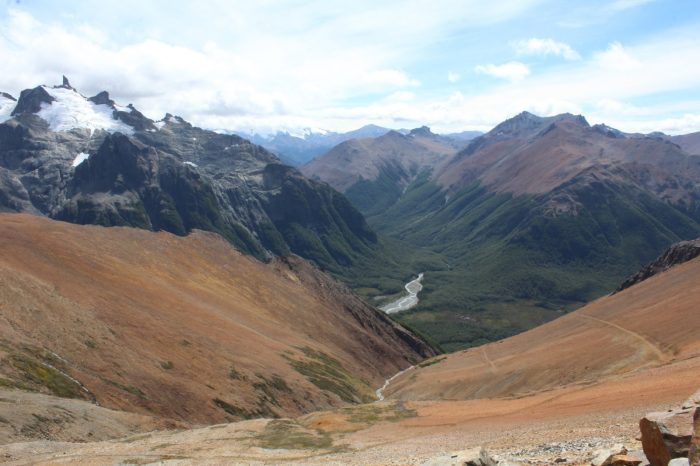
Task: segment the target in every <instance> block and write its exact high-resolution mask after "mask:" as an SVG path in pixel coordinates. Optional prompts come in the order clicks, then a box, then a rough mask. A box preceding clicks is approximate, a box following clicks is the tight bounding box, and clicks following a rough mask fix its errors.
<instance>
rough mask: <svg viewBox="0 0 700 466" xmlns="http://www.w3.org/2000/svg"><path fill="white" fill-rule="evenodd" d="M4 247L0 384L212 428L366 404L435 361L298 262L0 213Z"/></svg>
mask: <svg viewBox="0 0 700 466" xmlns="http://www.w3.org/2000/svg"><path fill="white" fill-rule="evenodd" d="M0 241H1V243H2V248H1V249H0V343H2V345H0V374H1V375H2V380H3V381H4V384H5V385H10V386H17V387H20V388H25V389H26V388H29V389H35V390H37V389H39V390H42V391H44V392H47V393H53V394H58V395H61V396H75V397H82V398H85V399H88V400H90V399H93V398H94V399H96V400H97V401H98V402H99V403H100V404H101V405H102V406H105V407H109V408H115V409H122V410H126V411H132V412H139V413H148V414H151V415H155V416H159V417H161V418H169V419H176V420H184V421H189V422H193V423H211V422H219V421H223V420H226V419H236V418H241V417H248V416H260V415H265V416H274V415H294V414H299V413H302V412H307V411H310V410H313V409H318V408H324V407H330V406H338V405H341V404H344V401H343V399H345V400H352V399H371V398H372V397H373V389H374V388H375V387H376V386H379V385H381V383H382V382H383V380H384V378H385V377H387V376H389V375H391V374H393V373H395V372H396V371H398V370H399V369H401V368H403V367H406V366H407V365H408V364H409V363H411V362H414V361H416V360H418V359H420V358H421V353H422V354H425V355H430V354H433V353H432V350H431V349H429V348H428V347H427V346H425V344H423V343H422V342H421V341H420V340H417V339H416V338H415V337H413V336H412V335H410V334H408V333H406V331H405V330H403V329H402V328H400V327H398V326H397V325H395V324H393V323H392V322H391V321H389V320H388V319H387V318H386V317H385V316H384V315H383V314H381V313H378V312H377V311H375V310H373V309H371V308H369V307H367V306H366V305H364V304H363V303H362V302H361V301H360V300H358V299H357V298H355V297H354V296H353V295H352V294H350V293H349V292H348V291H347V290H346V289H345V288H344V287H343V286H341V285H339V284H338V283H337V282H335V281H333V280H331V279H330V278H328V277H327V276H325V275H324V274H322V273H320V272H318V271H317V270H315V269H313V268H312V267H311V266H309V265H308V264H306V263H305V262H303V261H301V260H297V259H290V260H289V261H286V262H283V261H278V262H274V263H272V264H269V265H265V264H262V263H259V262H257V261H255V260H252V259H250V258H248V257H245V256H243V255H241V254H240V253H238V252H237V251H235V250H234V249H233V248H232V247H231V246H230V245H229V244H228V243H226V242H225V241H224V240H223V239H221V238H220V237H218V236H216V235H214V234H210V233H203V232H195V233H193V234H191V235H190V236H188V237H178V236H174V235H171V234H167V233H152V232H147V231H143V230H137V229H128V228H102V227H97V226H79V225H72V224H68V223H62V222H56V221H51V220H47V219H45V218H41V217H35V216H30V215H16V214H3V215H0ZM51 368H53V370H52V369H51ZM68 376H70V377H72V378H74V379H77V380H78V381H79V382H80V383H82V385H84V388H85V389H84V390H83V389H82V387H80V386H79V385H76V384H75V383H73V382H72V381H71V380H70V379H69V378H68ZM313 382H315V383H313ZM217 399H218V400H221V401H223V402H224V403H222V402H215V401H214V400H217ZM227 410H228V412H226V411H227Z"/></svg>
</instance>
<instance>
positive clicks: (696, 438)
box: [688, 408, 700, 465]
mask: <svg viewBox="0 0 700 466" xmlns="http://www.w3.org/2000/svg"><path fill="white" fill-rule="evenodd" d="M688 459H689V460H690V462H691V464H693V465H696V464H700V408H695V412H694V413H693V439H692V440H691V441H690V452H689V453H688Z"/></svg>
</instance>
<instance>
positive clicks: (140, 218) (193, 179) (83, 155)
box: [0, 78, 382, 272]
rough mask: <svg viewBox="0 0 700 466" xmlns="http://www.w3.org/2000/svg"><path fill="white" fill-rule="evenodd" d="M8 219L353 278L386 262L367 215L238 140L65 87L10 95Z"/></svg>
mask: <svg viewBox="0 0 700 466" xmlns="http://www.w3.org/2000/svg"><path fill="white" fill-rule="evenodd" d="M0 112H1V113H2V119H1V120H0V209H2V210H5V211H16V212H30V213H34V214H39V215H45V216H48V217H51V218H54V219H59V220H64V221H69V222H73V223H83V224H84V223H89V224H98V225H105V226H114V225H123V226H133V227H138V228H145V229H151V230H165V231H169V232H172V233H176V234H179V235H183V234H186V233H188V232H190V231H192V230H193V229H201V230H207V231H213V232H216V233H219V234H220V235H222V236H223V237H224V238H226V239H227V240H228V241H230V242H231V243H232V244H234V245H235V246H236V247H237V248H239V249H240V250H241V251H244V252H246V253H249V254H252V255H254V256H256V257H258V258H261V259H264V258H270V257H272V256H275V255H288V254H290V253H295V254H298V255H300V256H302V257H305V258H307V259H310V260H312V261H314V262H315V263H316V264H318V265H319V266H320V267H323V268H325V269H327V270H332V271H335V272H343V271H344V270H347V269H348V268H350V267H352V265H353V264H354V263H356V261H358V260H360V261H362V260H367V261H370V262H371V261H373V260H375V258H376V257H381V256H382V253H381V245H380V244H379V243H378V240H377V236H376V234H375V233H374V232H373V231H372V230H371V229H370V228H369V227H368V225H367V223H366V222H365V220H364V218H363V216H362V215H361V214H360V213H359V212H358V211H357V210H356V209H355V208H354V207H353V206H352V205H351V204H350V202H348V200H347V199H346V198H345V197H344V196H343V195H341V194H339V193H338V192H336V191H335V190H333V189H332V188H330V187H329V186H328V185H326V184H324V183H318V182H316V181H311V180H308V179H306V178H305V177H304V176H303V175H302V174H301V173H299V172H298V171H297V170H295V169H294V168H291V167H289V166H285V165H283V164H282V163H281V162H280V160H279V159H278V158H277V157H276V156H275V155H274V154H272V153H270V152H268V151H267V150H265V149H264V148H262V147H260V146H258V145H255V144H253V143H251V142H249V141H247V140H245V139H242V138H240V137H238V136H235V135H223V134H218V133H215V132H212V131H207V130H203V129H200V128H197V127H194V126H192V125H191V124H189V123H188V122H186V121H184V120H183V119H182V118H180V117H177V116H173V115H170V114H167V115H166V116H165V118H163V119H162V120H160V121H153V120H151V119H149V118H147V117H145V116H144V115H143V114H142V113H140V112H139V111H138V110H137V109H135V108H134V107H133V106H131V105H129V106H126V107H124V106H120V105H118V104H117V103H115V102H114V101H113V100H112V99H110V97H109V94H108V93H107V92H101V93H99V94H97V95H95V96H93V97H90V98H86V97H84V96H82V95H81V94H80V93H79V92H78V91H76V90H75V89H73V87H71V85H70V83H69V82H68V80H67V79H65V78H64V81H63V84H62V85H60V86H54V87H49V86H38V87H36V88H33V89H27V90H24V91H22V93H21V95H20V97H19V99H18V100H15V99H14V98H13V97H12V96H9V95H7V94H3V95H2V96H0Z"/></svg>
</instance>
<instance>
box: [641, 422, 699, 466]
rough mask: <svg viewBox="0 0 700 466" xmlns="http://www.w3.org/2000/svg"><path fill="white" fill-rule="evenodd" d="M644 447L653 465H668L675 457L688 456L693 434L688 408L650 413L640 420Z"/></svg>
mask: <svg viewBox="0 0 700 466" xmlns="http://www.w3.org/2000/svg"><path fill="white" fill-rule="evenodd" d="M639 429H640V430H641V432H642V448H644V454H645V455H646V456H647V459H648V460H649V463H650V464H651V466H667V465H668V463H669V461H671V460H672V459H674V458H681V457H686V458H687V457H688V452H689V450H690V441H691V438H692V435H693V422H692V413H691V412H690V410H688V409H680V410H670V412H666V413H650V414H647V416H646V417H644V418H642V420H641V421H639Z"/></svg>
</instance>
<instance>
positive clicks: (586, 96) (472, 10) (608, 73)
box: [0, 0, 700, 134]
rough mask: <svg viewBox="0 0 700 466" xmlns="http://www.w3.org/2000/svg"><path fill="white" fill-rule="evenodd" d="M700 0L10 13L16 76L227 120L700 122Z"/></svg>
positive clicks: (319, 124) (10, 5) (3, 25)
mask: <svg viewBox="0 0 700 466" xmlns="http://www.w3.org/2000/svg"><path fill="white" fill-rule="evenodd" d="M698 31H700V1H698V0H676V1H672V0H655V1H654V0H610V1H586V2H580V1H575V2H574V1H571V2H568V1H562V0H559V1H548V0H517V1H515V0H493V1H490V2H485V1H483V0H479V1H476V0H459V1H457V0H454V1H452V0H442V1H441V0H432V1H422V0H420V1H418V0H404V1H384V2H380V1H364V0H357V1H353V2H333V1H291V0H289V1H271V0H270V1H265V0H261V1H256V2H250V1H247V2H237V1H224V0H220V1H200V2H178V1H167V2H165V1H152V2H142V1H133V0H122V1H114V2H111V1H101V2H94V1H80V0H77V1H71V2H59V1H46V0H44V1H32V0H24V1H17V0H5V5H4V7H3V9H2V11H1V12H0V62H2V63H3V71H4V72H3V73H2V75H1V76H0V90H5V91H8V92H10V93H12V94H14V95H17V94H19V91H20V90H21V89H23V88H26V87H33V86H35V85H37V84H40V83H45V84H53V83H58V82H59V81H60V77H61V75H62V74H66V75H67V76H68V77H69V78H70V79H71V82H72V83H73V85H74V86H75V87H77V88H78V89H79V90H80V91H81V92H82V93H84V94H86V95H87V94H90V95H91V94H94V93H96V92H98V91H100V90H102V89H107V90H109V91H110V93H111V94H112V97H113V98H115V100H117V101H118V102H120V103H122V104H126V103H134V105H136V107H137V108H139V109H141V110H142V111H143V112H144V113H146V114H147V115H148V116H150V117H152V118H160V117H162V115H163V114H164V113H165V112H171V113H175V114H178V115H182V116H183V117H184V118H186V119H188V120H190V121H192V122H193V123H195V124H198V125H200V126H203V127H207V128H212V129H231V130H256V131H261V132H269V131H274V130H278V129H283V130H284V129H287V130H295V129H299V128H305V127H311V128H324V129H329V130H349V129H354V128H357V127H359V126H362V125H364V124H368V123H375V124H381V125H384V126H388V127H394V128H400V127H415V126H420V125H423V124H427V125H429V126H431V127H432V128H433V129H434V130H437V131H441V132H448V131H461V130H468V129H480V130H488V129H489V128H491V127H493V126H494V125H495V124H497V123H498V122H500V121H502V120H503V119H505V118H508V117H510V116H513V115H515V114H517V113H519V112H520V111H523V110H528V111H531V112H533V113H536V114H540V115H551V114H556V113H561V112H572V113H581V114H583V115H585V116H586V117H587V118H588V120H589V121H590V122H591V123H603V122H604V123H607V124H609V125H611V126H615V127H618V128H620V129H622V130H625V131H641V132H650V131H655V130H660V131H664V132H668V133H671V134H679V133H687V132H693V131H700V33H699V32H698Z"/></svg>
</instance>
